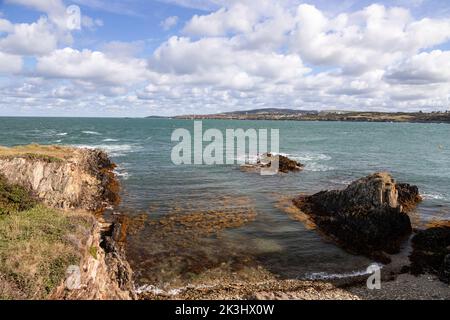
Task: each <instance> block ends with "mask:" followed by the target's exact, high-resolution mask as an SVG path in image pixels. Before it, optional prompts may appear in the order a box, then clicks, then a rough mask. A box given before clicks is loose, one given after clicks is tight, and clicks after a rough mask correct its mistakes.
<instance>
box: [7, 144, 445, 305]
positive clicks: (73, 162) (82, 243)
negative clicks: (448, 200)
mask: <svg viewBox="0 0 450 320" xmlns="http://www.w3.org/2000/svg"><path fill="white" fill-rule="evenodd" d="M268 156H270V155H268ZM269 161H270V159H269ZM279 164H280V172H283V173H286V172H290V171H299V170H302V168H303V165H301V164H300V163H298V162H296V161H293V160H291V159H288V158H287V157H283V156H279ZM268 165H270V162H267V161H260V162H259V163H257V164H256V165H255V166H254V168H257V169H261V168H262V167H267V166H268ZM114 167H115V166H114V164H113V163H112V162H111V161H110V160H109V158H108V156H107V155H106V154H105V153H104V152H102V151H99V150H89V149H79V148H68V147H59V146H38V145H30V146H23V147H16V148H1V147H0V238H2V237H4V238H7V239H9V240H8V241H7V242H6V244H7V246H4V247H0V262H1V263H0V298H7V299H262V300H265V299H275V300H276V299H282V300H287V299H313V300H317V299H339V300H340V299H352V300H353V299H355V300H356V299H448V298H450V290H449V288H448V283H449V275H450V269H449V267H450V226H449V225H436V226H433V227H432V228H430V229H427V230H413V227H412V225H411V220H410V218H409V216H408V213H410V212H411V211H413V210H414V209H415V207H416V206H417V204H418V203H419V202H420V201H421V200H422V198H421V196H420V193H419V189H418V188H417V187H416V186H412V185H409V184H406V183H398V182H397V181H395V180H394V179H393V178H392V176H391V175H390V174H388V173H376V174H373V175H370V176H368V177H364V178H362V179H359V180H357V181H355V182H353V183H351V184H350V185H349V186H348V187H347V188H345V189H344V190H331V191H322V192H319V193H317V194H314V195H309V196H305V195H302V196H298V197H296V198H295V199H294V200H293V203H294V204H295V206H296V208H298V210H300V212H302V215H297V214H293V215H292V216H293V217H301V219H300V220H301V221H302V222H305V221H308V226H313V227H312V228H311V229H316V230H317V231H319V232H320V233H321V234H323V235H324V236H325V237H327V238H329V239H332V240H333V241H334V242H335V243H336V244H337V245H339V246H341V247H342V248H344V249H345V250H348V251H350V252H352V253H355V254H362V255H366V256H368V257H370V258H373V259H374V260H377V261H380V262H382V263H383V264H384V265H385V266H384V268H383V275H382V281H383V289H382V290H375V291H374V290H368V289H367V287H366V280H367V276H358V277H354V278H351V279H341V280H327V281H309V280H281V279H278V278H276V277H275V276H274V275H273V274H271V273H270V272H268V271H267V270H266V271H264V270H260V271H259V272H260V273H261V275H262V276H261V277H257V276H255V278H254V279H253V280H248V281H244V282H242V281H241V282H239V281H237V280H236V279H233V277H230V278H229V279H228V278H227V277H226V276H225V275H224V276H223V277H221V278H220V279H219V280H220V282H216V283H201V282H200V283H199V284H198V285H188V286H186V287H183V288H180V289H170V290H162V289H159V288H157V287H154V286H153V282H150V284H148V285H146V286H144V287H141V288H138V289H137V290H136V289H135V285H134V283H133V271H132V269H131V267H130V264H129V262H128V261H127V259H126V255H125V249H124V247H125V244H124V242H125V240H126V238H127V229H130V228H132V225H133V222H132V221H130V218H128V217H127V216H115V218H114V219H113V221H110V222H106V221H105V219H104V218H103V215H102V214H101V213H102V212H103V211H104V210H105V208H106V207H108V206H111V205H114V204H117V203H118V202H119V201H120V199H119V196H118V192H119V183H118V181H117V180H116V177H115V175H114V173H113V169H114ZM234 201H236V199H234ZM289 202H290V200H289ZM290 203H292V202H290ZM254 215H256V212H253V211H249V212H248V216H245V217H244V218H243V217H242V210H241V209H239V210H237V211H236V212H235V215H233V212H224V213H223V214H217V213H215V212H210V214H209V215H207V216H203V215H200V214H187V215H186V214H183V215H173V216H168V217H166V218H163V219H162V220H160V221H149V222H148V223H147V225H148V226H150V227H151V228H153V229H154V230H153V232H152V236H153V238H155V239H158V238H160V240H158V243H163V244H165V245H168V244H170V245H169V247H170V248H172V247H173V248H177V246H176V245H175V244H177V243H178V242H180V241H181V243H180V244H179V247H180V248H181V247H183V246H185V245H186V244H188V243H189V242H188V241H193V240H192V239H195V237H201V236H203V233H201V232H200V231H201V230H204V232H205V235H210V234H216V231H218V230H221V229H223V228H224V227H226V226H236V227H237V226H239V225H241V224H242V223H245V222H247V221H251V220H252V218H253V217H254ZM205 219H206V220H205ZM143 223H144V222H143ZM13 225H14V227H13ZM139 225H141V223H140V222H139ZM30 226H32V228H30ZM25 234H26V236H24V235H25ZM30 235H31V236H30ZM412 235H413V236H412ZM411 236H412V237H411ZM408 239H412V240H411V243H412V251H411V252H410V253H407V254H406V255H401V254H400V255H398V253H399V251H400V249H401V248H402V247H404V246H405V245H407V243H408ZM194 244H195V243H194ZM33 246H35V247H33ZM163 249H164V248H163ZM164 250H166V249H164ZM178 257H179V253H177V254H175V255H174V256H173V258H174V259H176V258H178ZM18 261H20V263H21V265H22V266H24V265H25V264H27V263H28V264H29V265H30V266H28V264H27V267H26V268H25V267H23V268H17V266H18V264H17V263H18ZM24 261H29V262H27V263H24ZM199 263H201V262H199ZM74 266H75V267H76V270H78V272H79V274H78V278H77V277H75V278H74V273H71V272H68V270H70V268H69V267H74ZM190 267H191V268H193V269H192V270H197V267H196V265H191V266H190ZM15 268H16V269H17V270H16V269H15ZM72 271H73V269H72ZM55 275H56V276H55ZM75 275H76V274H75ZM17 279H19V280H20V281H18V280H17ZM74 281H75V284H76V285H75V286H72V285H70V284H71V283H72V284H73V282H74ZM77 281H78V283H77ZM23 284H26V285H23Z"/></svg>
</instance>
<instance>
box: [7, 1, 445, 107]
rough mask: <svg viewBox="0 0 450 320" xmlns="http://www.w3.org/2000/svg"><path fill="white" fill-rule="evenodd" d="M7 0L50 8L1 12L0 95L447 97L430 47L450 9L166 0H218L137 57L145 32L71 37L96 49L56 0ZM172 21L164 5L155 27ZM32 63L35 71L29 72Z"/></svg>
mask: <svg viewBox="0 0 450 320" xmlns="http://www.w3.org/2000/svg"><path fill="white" fill-rule="evenodd" d="M10 1H15V2H16V3H17V2H21V3H23V4H25V2H26V3H27V5H29V6H32V7H33V8H34V9H37V10H39V11H42V12H45V13H47V15H48V19H41V20H39V21H37V22H35V23H31V24H12V23H11V22H10V21H8V20H6V19H0V51H1V52H2V53H0V59H1V60H0V72H3V73H5V72H6V73H9V74H10V75H11V76H10V78H11V85H10V87H8V88H1V87H0V96H1V97H2V99H1V100H2V102H0V107H1V106H2V105H3V106H4V105H6V104H8V105H13V104H21V105H22V104H23V106H24V108H30V110H31V109H32V108H43V107H41V106H46V107H48V108H49V109H51V108H59V109H58V110H66V109H70V108H79V110H82V112H86V113H89V112H91V111H89V110H90V109H89V108H94V109H95V108H97V109H98V110H102V112H103V110H109V111H111V112H115V114H116V113H120V112H121V113H123V114H125V115H129V114H136V115H137V114H139V115H145V113H147V114H148V113H154V114H155V113H158V114H166V115H171V114H180V113H207V112H217V111H227V110H229V109H251V108H262V107H292V108H303V109H353V110H355V109H364V110H386V111H393V110H417V109H424V110H427V108H428V109H433V108H442V107H446V106H448V105H449V92H450V65H449V63H448V62H449V61H450V51H445V50H446V49H444V48H446V46H442V47H441V50H438V48H439V46H440V45H445V44H446V43H448V41H449V39H450V16H449V17H445V16H441V17H440V18H423V19H422V18H420V19H419V18H416V17H415V16H414V14H413V13H411V12H410V11H409V10H407V9H404V8H403V9H402V8H399V7H385V6H383V5H371V6H368V7H366V8H363V9H361V10H360V9H358V10H356V11H352V10H350V9H348V8H352V7H353V6H351V5H348V3H347V5H343V6H342V7H341V8H344V9H345V10H346V12H343V13H338V14H336V13H333V12H330V11H325V10H324V9H322V10H319V9H317V8H316V7H314V6H312V5H305V4H300V5H298V2H299V1H297V0H280V1H274V0H261V1H250V0H244V1H237V0H231V1H222V0H217V1H215V0H213V1H209V0H205V1H203V2H195V1H190V0H174V1H175V2H177V3H178V4H180V5H185V6H200V7H205V8H206V7H208V8H209V9H208V10H211V8H216V9H214V11H213V12H205V13H204V14H198V15H196V16H194V17H192V19H190V20H189V21H188V22H187V23H186V24H185V25H184V27H183V29H182V31H181V33H180V34H179V35H176V36H172V37H170V38H169V39H167V40H166V41H164V42H162V43H160V44H159V45H157V48H156V49H155V50H154V51H153V52H152V53H150V54H148V55H147V56H146V57H145V59H144V57H143V55H144V53H147V52H148V49H149V48H150V47H151V48H154V43H151V42H150V41H151V40H149V39H145V40H144V39H143V40H141V41H134V42H125V41H111V42H107V43H104V42H103V43H102V42H101V41H95V42H93V43H90V42H87V39H86V38H83V37H80V38H78V39H80V40H82V41H85V42H80V43H75V45H76V47H77V48H83V47H85V45H83V44H88V45H92V46H93V47H94V48H96V50H93V49H74V48H70V47H67V48H64V47H66V45H65V43H70V40H71V37H70V32H68V31H67V30H65V29H64V27H60V26H59V24H58V22H57V21H58V20H56V19H55V18H54V17H57V16H58V14H57V12H58V11H59V9H58V10H56V9H55V8H57V7H58V6H59V5H58V3H59V4H60V3H62V2H60V1H56V0H53V1H50V2H45V1H38V0H32V1H25V0H10ZM77 2H78V3H85V4H87V5H90V6H91V7H96V6H99V7H100V6H107V3H106V2H104V1H96V2H95V3H94V2H87V1H85V0H77ZM171 2H173V1H171ZM114 3H116V2H114ZM326 7H327V6H322V8H326ZM336 11H341V12H342V10H336ZM82 21H84V22H83V26H84V27H89V28H94V29H95V28H96V27H98V26H101V24H102V22H101V21H100V20H95V19H93V18H89V17H85V18H84V19H83V20H82ZM177 23H178V19H177V18H176V17H175V16H173V17H168V18H167V19H165V20H164V21H163V22H162V23H161V27H163V28H165V29H167V30H169V29H170V28H173V27H174V26H175V25H176V24H177ZM152 50H153V49H152ZM20 55H33V56H35V58H36V67H35V68H33V66H28V65H27V73H26V74H25V75H24V76H23V77H20V76H17V73H20V71H21V70H22V69H23V66H22V59H21V57H20ZM137 57H143V58H137ZM29 69H31V70H29ZM13 73H14V74H16V75H14V76H13V75H12V74H13ZM29 75H33V77H35V78H33V79H40V82H39V83H37V82H36V81H37V80H33V81H34V82H33V83H31V80H30V78H29V77H28V76H29ZM14 79H15V80H16V81H17V82H16V83H14V81H12V80H14ZM24 83H26V84H27V85H24ZM18 99H23V101H22V102H23V103H19V102H18V101H19V100H18ZM25 99H26V100H25ZM64 108H66V109H64ZM146 108H151V110H153V111H155V112H149V109H146ZM156 110H157V112H156ZM92 112H93V111H92Z"/></svg>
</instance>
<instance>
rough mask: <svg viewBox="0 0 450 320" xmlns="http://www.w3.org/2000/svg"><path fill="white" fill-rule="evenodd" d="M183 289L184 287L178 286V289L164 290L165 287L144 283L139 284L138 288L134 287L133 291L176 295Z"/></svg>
mask: <svg viewBox="0 0 450 320" xmlns="http://www.w3.org/2000/svg"><path fill="white" fill-rule="evenodd" d="M184 290H186V289H184V288H178V289H169V290H165V289H161V288H158V287H157V286H154V285H151V284H146V285H143V286H140V287H139V288H137V289H135V292H136V293H137V294H143V293H152V294H154V295H166V296H176V295H178V294H180V293H181V292H183V291H184Z"/></svg>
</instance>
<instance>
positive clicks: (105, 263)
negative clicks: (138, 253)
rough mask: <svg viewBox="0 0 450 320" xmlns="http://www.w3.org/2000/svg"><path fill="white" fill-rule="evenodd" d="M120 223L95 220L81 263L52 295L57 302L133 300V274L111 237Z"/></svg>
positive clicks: (93, 219)
mask: <svg viewBox="0 0 450 320" xmlns="http://www.w3.org/2000/svg"><path fill="white" fill-rule="evenodd" d="M118 228H119V229H120V224H117V223H112V224H110V223H106V222H104V221H101V220H100V221H99V220H97V219H95V218H94V217H92V226H91V230H90V232H89V233H88V234H87V237H86V239H84V240H83V241H82V242H80V243H79V246H80V251H81V252H83V254H82V259H81V263H80V265H79V266H78V268H77V269H75V270H74V273H69V274H67V275H66V276H67V277H66V279H65V281H64V283H62V284H61V285H60V286H59V287H58V288H57V289H56V290H55V291H54V292H53V293H52V295H51V296H50V298H51V299H58V300H79V299H82V300H93V299H94V300H129V299H134V298H135V294H134V285H133V280H132V276H133V272H132V270H131V267H130V265H129V264H128V262H127V260H126V258H125V253H124V251H123V247H122V246H121V244H120V243H119V242H118V241H115V240H114V238H113V237H112V236H111V235H112V234H113V233H116V232H117V231H116V230H117V229H118Z"/></svg>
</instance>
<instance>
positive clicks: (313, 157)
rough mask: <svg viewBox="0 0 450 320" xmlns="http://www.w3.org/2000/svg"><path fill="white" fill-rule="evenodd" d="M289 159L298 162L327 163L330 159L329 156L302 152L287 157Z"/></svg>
mask: <svg viewBox="0 0 450 320" xmlns="http://www.w3.org/2000/svg"><path fill="white" fill-rule="evenodd" d="M288 157H289V158H291V159H294V160H297V161H300V162H302V161H303V162H314V161H329V160H331V159H332V158H331V157H330V156H329V155H326V154H323V153H315V152H304V153H300V154H291V155H288Z"/></svg>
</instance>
